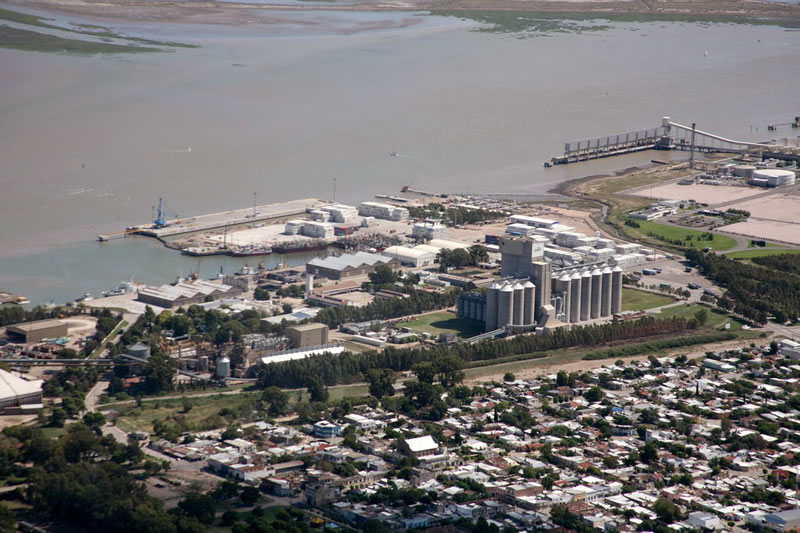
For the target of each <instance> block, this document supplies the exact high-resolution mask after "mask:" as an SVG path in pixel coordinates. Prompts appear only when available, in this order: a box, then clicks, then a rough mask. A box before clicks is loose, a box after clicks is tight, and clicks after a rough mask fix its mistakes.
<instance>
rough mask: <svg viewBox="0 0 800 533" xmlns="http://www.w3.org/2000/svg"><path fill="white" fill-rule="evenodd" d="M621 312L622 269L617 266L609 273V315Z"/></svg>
mask: <svg viewBox="0 0 800 533" xmlns="http://www.w3.org/2000/svg"><path fill="white" fill-rule="evenodd" d="M620 311H622V269H621V268H620V267H618V266H616V267H614V270H612V271H611V314H612V315H613V314H616V313H619V312H620Z"/></svg>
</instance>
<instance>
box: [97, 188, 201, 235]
mask: <svg viewBox="0 0 800 533" xmlns="http://www.w3.org/2000/svg"><path fill="white" fill-rule="evenodd" d="M168 217H169V219H172V220H169V221H168V219H167V218H168ZM182 219H183V216H182V215H179V214H178V213H176V212H174V211H172V210H171V209H170V207H169V205H167V202H165V201H164V199H163V198H159V199H158V206H157V207H156V206H153V214H152V220H153V226H152V227H153V228H155V229H161V228H165V227H167V226H168V225H169V224H170V223H175V224H180V223H181V222H187V221H190V220H194V219H193V218H187V219H186V220H182ZM143 229H145V226H133V227H130V228H126V229H125V231H119V232H117V233H108V234H104V235H98V236H97V240H98V241H100V242H104V241H110V240H111V239H118V238H120V237H127V236H128V235H132V234H135V233H139V232H140V231H142V230H143Z"/></svg>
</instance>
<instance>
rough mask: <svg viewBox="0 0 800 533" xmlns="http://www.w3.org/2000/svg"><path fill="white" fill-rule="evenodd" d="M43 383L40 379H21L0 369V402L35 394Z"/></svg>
mask: <svg viewBox="0 0 800 533" xmlns="http://www.w3.org/2000/svg"><path fill="white" fill-rule="evenodd" d="M43 383H44V381H42V380H40V379H37V380H35V381H28V380H26V379H22V378H21V377H18V376H15V375H14V374H12V373H11V372H6V371H5V370H3V369H2V368H0V402H2V401H4V400H12V399H14V398H17V397H19V396H27V395H28V394H36V393H37V392H40V391H41V390H42V384H43Z"/></svg>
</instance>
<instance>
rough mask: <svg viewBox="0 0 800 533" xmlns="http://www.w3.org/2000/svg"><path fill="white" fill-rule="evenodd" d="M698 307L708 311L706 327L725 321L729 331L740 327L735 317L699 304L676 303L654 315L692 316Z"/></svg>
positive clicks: (719, 325) (713, 326)
mask: <svg viewBox="0 0 800 533" xmlns="http://www.w3.org/2000/svg"><path fill="white" fill-rule="evenodd" d="M700 309H705V310H706V311H708V322H706V327H709V328H721V327H722V325H723V324H725V322H730V324H731V328H730V330H731V331H738V330H740V329H742V323H741V322H739V321H737V320H736V319H734V318H732V317H730V316H728V315H726V314H725V313H721V312H719V311H715V310H713V309H709V308H708V307H706V306H704V305H700V304H685V305H677V306H675V307H670V308H667V309H664V310H663V311H661V312H660V313H658V315H656V316H657V318H666V317H670V316H679V317H683V318H692V317H693V316H694V315H695V313H697V312H698V311H699V310H700Z"/></svg>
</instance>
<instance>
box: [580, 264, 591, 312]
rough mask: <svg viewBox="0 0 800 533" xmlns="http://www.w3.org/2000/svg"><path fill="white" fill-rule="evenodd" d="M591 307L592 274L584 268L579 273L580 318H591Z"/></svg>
mask: <svg viewBox="0 0 800 533" xmlns="http://www.w3.org/2000/svg"><path fill="white" fill-rule="evenodd" d="M591 308H592V274H591V272H589V271H588V270H585V271H584V272H583V274H581V320H589V319H590V318H591Z"/></svg>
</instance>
